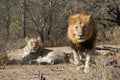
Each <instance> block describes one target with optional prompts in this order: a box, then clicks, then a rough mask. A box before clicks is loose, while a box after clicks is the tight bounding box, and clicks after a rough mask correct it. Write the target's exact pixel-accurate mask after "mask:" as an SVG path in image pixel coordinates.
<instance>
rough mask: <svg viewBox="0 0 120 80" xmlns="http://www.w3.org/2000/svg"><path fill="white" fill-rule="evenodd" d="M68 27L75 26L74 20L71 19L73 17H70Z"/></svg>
mask: <svg viewBox="0 0 120 80" xmlns="http://www.w3.org/2000/svg"><path fill="white" fill-rule="evenodd" d="M68 22H69V25H73V24H75V18H74V17H73V16H71V17H70V18H69V21H68Z"/></svg>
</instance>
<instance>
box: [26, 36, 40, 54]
mask: <svg viewBox="0 0 120 80" xmlns="http://www.w3.org/2000/svg"><path fill="white" fill-rule="evenodd" d="M25 41H26V42H27V45H28V47H29V49H30V51H31V52H36V51H37V50H38V48H39V47H40V44H39V42H40V37H38V38H30V39H29V38H27V37H26V38H25Z"/></svg>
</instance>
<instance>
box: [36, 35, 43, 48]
mask: <svg viewBox="0 0 120 80" xmlns="http://www.w3.org/2000/svg"><path fill="white" fill-rule="evenodd" d="M37 40H38V41H39V44H40V46H43V43H42V39H41V37H37Z"/></svg>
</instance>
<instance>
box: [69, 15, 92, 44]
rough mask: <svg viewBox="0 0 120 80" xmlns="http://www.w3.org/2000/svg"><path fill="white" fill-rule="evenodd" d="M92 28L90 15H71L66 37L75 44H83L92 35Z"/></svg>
mask: <svg viewBox="0 0 120 80" xmlns="http://www.w3.org/2000/svg"><path fill="white" fill-rule="evenodd" d="M93 28H94V27H93V26H92V24H91V17H90V15H88V14H77V15H73V16H71V17H70V19H69V27H68V36H69V38H71V40H73V41H75V42H80V43H81V42H85V41H86V40H88V39H89V38H90V37H91V36H92V35H93V34H92V33H93V30H94V29H93Z"/></svg>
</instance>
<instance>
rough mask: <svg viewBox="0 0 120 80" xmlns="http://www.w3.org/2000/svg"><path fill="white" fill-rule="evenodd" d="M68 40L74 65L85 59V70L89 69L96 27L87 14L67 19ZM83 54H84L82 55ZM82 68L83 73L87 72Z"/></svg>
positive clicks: (83, 13)
mask: <svg viewBox="0 0 120 80" xmlns="http://www.w3.org/2000/svg"><path fill="white" fill-rule="evenodd" d="M68 23H69V26H68V33H67V35H68V39H69V41H70V42H71V44H72V48H73V55H74V60H75V64H76V65H79V64H80V61H79V60H80V59H81V58H82V57H86V61H85V66H87V67H85V68H89V67H88V64H89V60H90V58H91V55H92V54H94V48H95V42H96V34H97V30H96V25H95V23H94V21H93V19H92V17H91V15H90V14H89V13H88V12H82V13H79V14H75V15H73V16H71V17H70V18H69V22H68ZM84 52H85V54H84ZM85 68H84V72H87V70H86V69H85Z"/></svg>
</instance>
